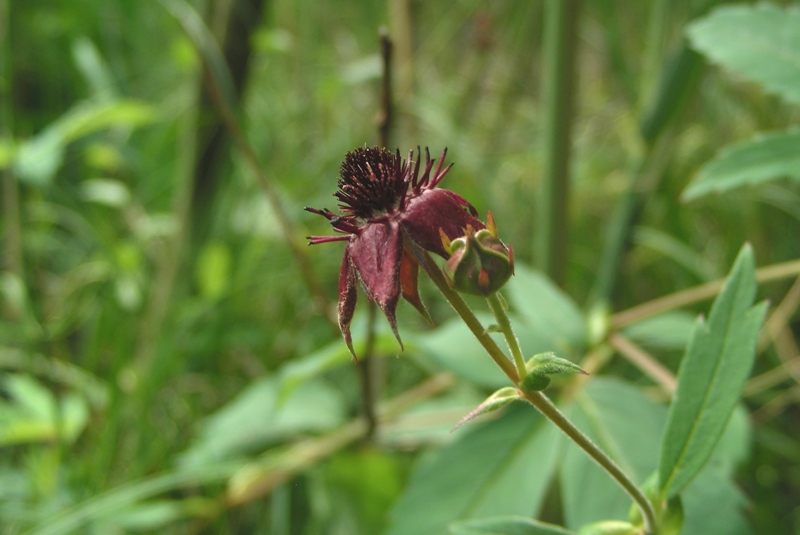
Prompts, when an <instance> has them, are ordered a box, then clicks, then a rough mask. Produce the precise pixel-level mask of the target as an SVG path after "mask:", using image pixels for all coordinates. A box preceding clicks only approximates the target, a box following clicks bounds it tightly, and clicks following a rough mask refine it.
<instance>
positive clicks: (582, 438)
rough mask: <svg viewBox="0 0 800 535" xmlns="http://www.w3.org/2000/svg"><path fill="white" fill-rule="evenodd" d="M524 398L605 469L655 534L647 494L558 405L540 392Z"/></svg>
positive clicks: (526, 393)
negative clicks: (637, 507) (633, 503)
mask: <svg viewBox="0 0 800 535" xmlns="http://www.w3.org/2000/svg"><path fill="white" fill-rule="evenodd" d="M522 395H523V396H524V397H525V400H526V401H527V402H528V403H530V404H531V405H533V406H534V407H536V409H538V410H539V412H541V413H542V414H543V415H544V416H545V417H546V418H547V419H548V420H550V421H551V422H553V423H554V424H556V425H557V426H558V428H559V429H561V430H562V431H563V432H564V433H565V434H566V435H567V436H568V437H569V438H570V439H572V441H573V442H575V444H577V445H578V446H580V448H581V449H582V450H583V451H585V452H586V453H587V454H588V455H589V456H590V457H591V458H592V459H594V461H595V462H596V463H597V464H599V465H600V467H601V468H603V470H605V471H606V472H607V473H608V474H609V475H610V476H611V477H612V478H614V481H616V482H617V483H618V484H619V486H620V487H622V488H623V490H625V492H627V493H628V495H629V496H630V497H631V498H633V501H635V502H636V504H637V505H638V506H639V509H641V511H642V518H643V519H644V529H645V532H646V533H647V534H648V535H655V533H656V514H655V511H654V510H653V505H652V504H651V503H650V500H648V499H647V496H645V495H644V493H643V492H642V491H641V490H640V489H639V487H637V486H636V484H635V483H634V482H633V481H631V480H630V478H629V477H628V476H627V475H626V474H625V472H623V471H622V469H621V468H620V467H619V466H618V465H617V463H615V462H614V461H613V460H612V459H611V458H610V457H608V455H606V454H605V453H604V452H603V450H601V449H600V448H599V447H598V446H597V444H595V443H594V442H592V440H591V439H590V438H589V437H587V436H586V435H584V434H583V433H582V432H581V430H580V429H578V428H577V427H575V425H574V424H573V423H572V422H570V421H569V419H568V418H567V417H566V416H564V413H562V412H561V411H560V410H558V407H556V406H555V405H554V404H553V402H552V401H550V399H549V398H548V397H547V396H545V395H544V394H543V393H542V392H522Z"/></svg>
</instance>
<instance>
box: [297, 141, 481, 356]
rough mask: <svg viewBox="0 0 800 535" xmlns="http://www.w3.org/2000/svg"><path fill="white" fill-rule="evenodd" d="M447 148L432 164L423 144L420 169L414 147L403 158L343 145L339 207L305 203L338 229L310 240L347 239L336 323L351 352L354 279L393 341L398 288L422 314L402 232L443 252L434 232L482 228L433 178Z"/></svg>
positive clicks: (454, 234) (440, 172)
mask: <svg viewBox="0 0 800 535" xmlns="http://www.w3.org/2000/svg"><path fill="white" fill-rule="evenodd" d="M446 154H447V149H445V150H444V152H442V156H441V158H440V159H439V163H438V164H437V165H436V169H435V170H434V168H433V166H434V164H435V163H436V162H435V160H431V157H430V153H429V152H428V149H427V148H426V149H425V169H424V171H423V172H422V176H420V159H421V153H420V151H419V149H417V159H416V161H414V160H413V159H412V158H413V155H414V153H413V151H410V152H409V153H408V157H407V158H406V159H405V160H403V159H402V158H401V157H400V151H399V150H397V151H396V152H395V153H394V154H392V153H391V152H389V151H388V150H386V149H382V148H377V147H369V148H361V149H356V150H355V151H353V152H348V153H347V156H345V160H344V163H342V166H341V168H340V169H339V184H338V185H339V190H338V191H337V192H336V193H335V194H334V196H335V197H336V198H337V199H338V200H339V209H340V211H341V214H342V215H336V214H334V213H333V212H331V211H330V210H328V209H323V210H318V209H315V208H306V210H307V211H309V212H312V213H314V214H319V215H321V216H323V217H325V218H326V219H327V220H328V221H330V223H331V226H332V227H333V229H334V230H335V231H337V232H339V233H341V234H342V235H339V236H309V240H310V243H311V245H315V244H318V243H327V242H332V241H346V242H347V247H346V248H345V251H344V258H343V259H342V267H341V270H340V272H339V314H338V316H339V328H340V329H341V331H342V335H343V336H344V339H345V342H346V343H347V347H348V348H349V349H350V352H351V353H352V354H353V357H355V352H354V351H353V343H352V339H351V336H350V322H351V320H352V319H353V313H354V312H355V308H356V298H357V292H356V281H359V282H360V283H361V286H362V287H363V288H364V291H365V292H366V294H367V296H368V297H369V298H370V299H372V300H373V301H375V302H376V303H377V304H378V306H379V307H380V308H381V310H383V313H384V314H385V315H386V318H387V319H388V320H389V324H390V325H391V327H392V331H393V332H394V335H395V337H396V338H397V341H398V342H399V343H400V347H401V348H402V346H403V344H402V341H401V340H400V335H399V334H398V332H397V318H396V316H395V310H396V309H397V303H398V301H399V300H400V296H401V295H402V297H403V298H404V299H405V300H406V301H408V302H409V303H411V304H412V305H413V306H414V307H415V308H416V309H417V310H418V311H419V312H420V313H421V314H422V315H423V316H424V317H425V318H426V319H427V320H428V321H429V322H430V321H431V319H430V315H429V314H428V311H427V310H426V309H425V305H423V304H422V301H421V299H420V297H419V290H418V288H417V275H418V271H419V265H418V264H417V261H416V259H415V258H414V256H413V255H412V254H411V253H409V251H408V250H407V249H406V247H405V246H404V245H403V242H404V240H408V241H409V242H410V243H412V244H415V245H416V246H418V247H420V248H421V249H424V250H426V251H430V252H432V253H436V254H437V255H439V256H441V257H443V258H445V259H446V258H448V257H449V254H450V253H449V251H448V250H446V249H445V246H444V244H443V243H442V242H443V240H442V235H444V236H446V237H447V238H448V239H450V240H455V239H457V238H459V237H461V236H463V235H464V233H465V229H467V228H471V229H474V230H475V231H477V230H480V229H483V228H485V226H484V224H483V223H481V222H480V221H479V220H478V218H477V216H478V212H477V210H475V208H474V207H473V206H472V205H471V204H470V203H468V202H467V201H466V200H465V199H464V198H463V197H461V196H460V195H458V194H456V193H453V192H452V191H449V190H446V189H441V188H438V187H437V185H438V184H439V182H440V181H441V180H442V178H443V177H444V175H446V174H447V172H448V171H449V170H450V168H451V167H452V166H453V164H450V165H448V166H447V167H445V168H444V169H443V168H442V165H443V163H444V158H445V155H446Z"/></svg>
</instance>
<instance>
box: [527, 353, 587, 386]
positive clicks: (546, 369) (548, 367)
mask: <svg viewBox="0 0 800 535" xmlns="http://www.w3.org/2000/svg"><path fill="white" fill-rule="evenodd" d="M525 370H526V371H527V372H528V374H527V375H526V376H525V377H523V378H522V380H521V381H520V383H519V387H520V388H521V389H522V390H525V391H526V392H536V391H539V390H544V389H545V388H547V387H548V386H549V385H550V376H551V375H560V374H569V373H582V374H585V375H588V374H587V373H586V372H585V371H583V370H582V369H581V368H580V366H578V365H577V364H575V363H573V362H571V361H569V360H567V359H562V358H561V357H557V356H556V354H555V353H552V352H548V353H538V354H536V355H534V356H532V357H531V358H530V360H528V362H526V363H525Z"/></svg>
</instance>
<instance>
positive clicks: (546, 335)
mask: <svg viewBox="0 0 800 535" xmlns="http://www.w3.org/2000/svg"><path fill="white" fill-rule="evenodd" d="M515 269H516V274H515V276H514V277H511V280H509V281H508V284H506V286H505V288H504V290H503V291H502V293H503V295H505V296H507V297H508V301H509V305H510V306H511V310H512V311H513V312H515V313H516V314H518V315H520V316H521V319H522V321H523V322H524V324H525V326H524V327H519V328H518V329H517V334H518V336H519V338H520V342H521V343H522V347H523V349H524V350H525V352H526V353H529V354H530V353H540V352H543V351H556V352H557V353H561V354H570V353H574V352H576V351H577V350H579V349H581V348H583V347H584V346H585V345H586V333H587V328H586V323H585V321H584V319H583V315H582V314H581V311H580V309H579V308H578V306H577V305H576V304H575V302H574V301H572V299H571V298H570V297H569V296H568V295H567V294H565V293H564V292H563V291H561V290H560V289H559V288H558V287H557V286H555V285H554V284H553V283H552V282H551V281H550V279H548V278H547V277H545V276H544V275H542V274H541V273H539V272H538V271H533V270H532V269H530V268H528V267H526V266H524V265H523V264H519V263H518V264H517V265H516V267H515Z"/></svg>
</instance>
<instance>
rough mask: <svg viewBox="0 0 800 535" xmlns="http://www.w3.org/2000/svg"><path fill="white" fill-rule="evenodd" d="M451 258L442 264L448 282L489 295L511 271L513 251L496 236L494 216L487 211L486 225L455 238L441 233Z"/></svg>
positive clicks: (457, 286) (512, 267) (482, 294)
mask: <svg viewBox="0 0 800 535" xmlns="http://www.w3.org/2000/svg"><path fill="white" fill-rule="evenodd" d="M442 242H443V245H444V246H445V248H446V249H447V250H448V251H449V252H450V258H449V259H448V260H447V264H446V265H445V268H444V273H445V275H447V278H448V280H449V281H450V285H451V286H452V287H453V288H455V289H456V290H458V291H459V292H464V293H468V294H472V295H481V296H484V297H485V296H488V295H491V294H493V293H494V292H496V291H497V290H499V289H500V288H501V287H502V286H503V285H504V284H505V283H506V281H508V279H509V278H510V277H511V275H513V274H514V253H513V251H512V250H511V248H510V247H506V245H505V244H504V243H503V242H502V241H500V239H499V238H498V237H497V229H496V227H495V225H494V218H493V217H492V215H491V213H489V216H488V221H487V228H485V229H481V230H478V231H477V232H475V231H474V230H473V229H472V228H471V227H467V229H466V235H465V236H462V237H460V238H457V239H455V240H452V241H450V240H448V239H447V238H446V236H442Z"/></svg>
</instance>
